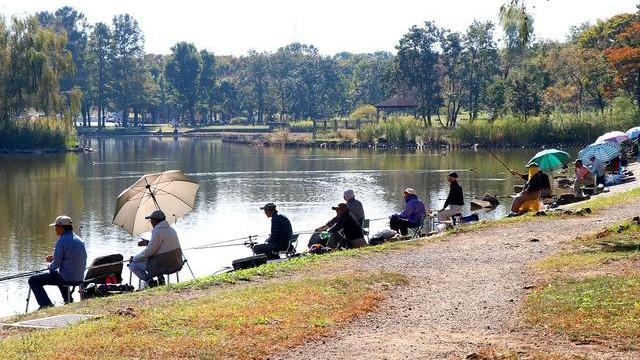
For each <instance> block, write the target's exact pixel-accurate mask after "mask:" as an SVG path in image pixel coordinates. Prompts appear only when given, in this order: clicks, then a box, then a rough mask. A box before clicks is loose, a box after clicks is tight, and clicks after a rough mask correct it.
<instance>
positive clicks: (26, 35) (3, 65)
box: [0, 17, 81, 127]
mask: <svg viewBox="0 0 640 360" xmlns="http://www.w3.org/2000/svg"><path fill="white" fill-rule="evenodd" d="M65 45H66V36H64V35H60V34H56V33H55V32H54V31H52V30H50V29H46V28H42V27H41V26H40V25H39V23H38V20H37V19H36V18H35V17H27V18H24V19H19V18H13V19H12V21H11V26H10V27H7V26H6V23H5V22H4V21H2V23H1V25H0V79H2V80H3V81H1V82H0V94H1V95H2V96H1V98H0V121H2V123H3V124H5V125H6V124H8V122H9V121H11V120H12V119H14V118H16V117H18V116H20V115H23V114H24V113H25V112H26V111H27V110H29V109H33V110H35V111H37V112H41V113H43V114H45V115H46V116H47V117H58V118H62V119H65V120H66V125H67V126H69V127H70V126H71V123H72V118H73V116H74V115H75V114H77V113H78V112H79V110H80V109H79V106H80V97H81V94H80V93H79V92H78V91H73V90H71V91H64V92H63V91H61V90H60V79H62V78H63V77H64V76H68V75H69V74H73V73H74V71H75V66H74V63H73V58H72V56H71V53H70V52H69V51H67V50H66V49H65Z"/></svg>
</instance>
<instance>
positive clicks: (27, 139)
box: [0, 119, 76, 149]
mask: <svg viewBox="0 0 640 360" xmlns="http://www.w3.org/2000/svg"><path fill="white" fill-rule="evenodd" d="M75 143H76V131H75V129H74V128H73V127H71V126H69V125H65V123H64V121H63V120H57V119H41V120H33V121H28V120H19V121H16V122H12V123H9V124H6V125H0V148H2V149H36V148H56V149H62V148H65V147H70V146H73V145H75Z"/></svg>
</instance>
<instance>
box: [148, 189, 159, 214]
mask: <svg viewBox="0 0 640 360" xmlns="http://www.w3.org/2000/svg"><path fill="white" fill-rule="evenodd" d="M147 190H149V196H151V199H152V200H153V203H154V204H155V205H156V209H157V210H162V209H160V205H158V200H156V196H155V195H154V193H153V191H151V185H149V184H147Z"/></svg>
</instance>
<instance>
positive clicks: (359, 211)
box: [307, 189, 364, 248]
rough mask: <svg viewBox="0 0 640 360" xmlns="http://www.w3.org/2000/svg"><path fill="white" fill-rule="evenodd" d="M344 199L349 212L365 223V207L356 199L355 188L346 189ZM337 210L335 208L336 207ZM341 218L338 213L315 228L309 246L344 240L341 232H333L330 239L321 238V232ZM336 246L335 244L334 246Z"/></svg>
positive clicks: (358, 220) (335, 243)
mask: <svg viewBox="0 0 640 360" xmlns="http://www.w3.org/2000/svg"><path fill="white" fill-rule="evenodd" d="M343 197H344V200H345V201H346V205H347V208H348V210H349V214H350V215H351V216H352V217H353V218H354V219H355V220H356V221H357V222H358V224H360V226H361V227H362V224H363V223H364V208H363V207H362V203H361V202H360V201H359V200H356V197H355V194H354V193H353V190H351V189H349V190H346V191H345V192H344V194H343ZM334 210H335V209H334ZM339 219H340V215H336V216H334V217H333V218H331V220H329V221H328V222H327V223H326V224H324V225H322V226H320V227H319V228H317V229H315V230H314V233H313V234H312V235H311V237H310V238H309V243H308V244H307V247H309V248H311V246H313V245H315V244H320V245H322V246H328V244H333V245H337V244H340V243H343V242H344V240H345V239H344V237H343V236H342V235H341V233H339V232H334V233H331V235H330V236H331V238H330V239H328V240H324V239H322V238H321V236H320V234H321V233H322V232H323V231H326V230H327V229H329V228H331V227H332V226H334V225H335V224H337V223H338V220H339ZM333 247H335V246H333Z"/></svg>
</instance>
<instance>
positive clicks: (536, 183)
mask: <svg viewBox="0 0 640 360" xmlns="http://www.w3.org/2000/svg"><path fill="white" fill-rule="evenodd" d="M527 168H528V170H529V180H528V181H527V183H526V184H525V185H524V189H522V192H520V193H519V194H518V195H516V197H514V198H513V203H511V213H518V212H520V208H521V207H522V205H524V203H526V202H527V201H531V200H538V201H540V193H541V192H542V190H543V189H544V188H545V187H546V186H547V184H545V179H544V176H542V175H543V174H542V172H540V169H539V168H538V164H536V163H530V164H529V165H527ZM546 182H547V183H548V182H549V178H548V177H547V180H546Z"/></svg>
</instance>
